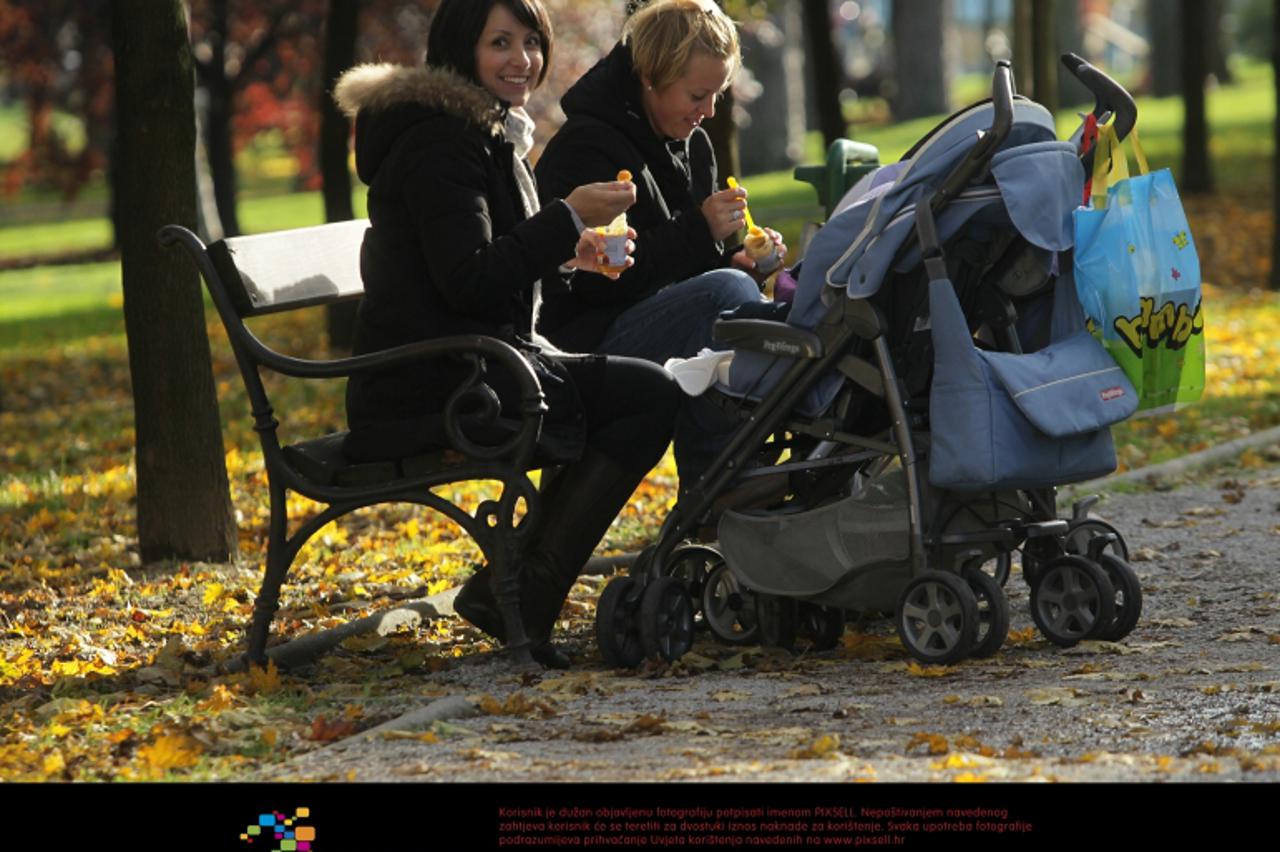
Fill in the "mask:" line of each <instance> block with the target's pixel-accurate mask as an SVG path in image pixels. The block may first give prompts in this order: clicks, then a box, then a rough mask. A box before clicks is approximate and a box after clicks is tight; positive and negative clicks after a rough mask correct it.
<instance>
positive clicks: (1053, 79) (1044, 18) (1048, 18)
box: [1031, 0, 1058, 112]
mask: <svg viewBox="0 0 1280 852" xmlns="http://www.w3.org/2000/svg"><path fill="white" fill-rule="evenodd" d="M1053 24H1054V20H1053V0H1031V69H1032V70H1031V79H1032V82H1031V91H1032V97H1033V98H1035V100H1036V101H1037V102H1038V103H1040V104H1041V105H1042V106H1043V107H1044V108H1045V109H1047V110H1049V112H1057V111H1058V46H1057V44H1056V43H1055V41H1054V37H1053V30H1054V26H1053Z"/></svg>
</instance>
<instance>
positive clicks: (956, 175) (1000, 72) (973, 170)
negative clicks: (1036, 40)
mask: <svg viewBox="0 0 1280 852" xmlns="http://www.w3.org/2000/svg"><path fill="white" fill-rule="evenodd" d="M991 103H992V109H993V112H994V115H993V116H992V119H991V127H990V128H989V129H988V130H987V131H986V132H984V133H983V134H982V136H981V138H980V139H978V143H977V144H976V145H974V146H973V148H971V149H970V150H969V153H968V155H967V156H965V158H964V160H962V161H961V162H960V164H959V165H958V166H957V167H956V169H955V170H954V171H953V172H951V174H949V175H947V177H946V180H944V181H943V182H942V186H940V187H939V188H938V189H937V190H936V191H935V192H934V193H933V194H932V195H931V196H930V197H929V205H930V207H931V208H932V209H933V212H935V213H937V212H939V211H941V210H942V208H943V207H945V206H946V205H947V202H949V201H950V200H951V199H952V198H953V197H954V196H955V195H956V194H957V193H959V192H960V191H961V190H963V189H964V188H965V187H966V186H968V185H969V181H970V180H972V179H973V176H974V175H976V174H978V173H979V172H980V171H981V170H982V169H984V168H986V167H987V164H988V163H990V162H991V158H992V157H994V156H995V154H996V151H997V150H998V149H999V148H1000V146H1001V145H1003V144H1004V140H1005V139H1006V137H1008V135H1009V131H1010V130H1012V129H1013V66H1012V65H1011V64H1010V63H1009V62H1008V61H1006V60H1003V59H1002V60H1000V61H999V62H997V63H996V70H995V74H993V75H992V77H991ZM908 242H910V240H908Z"/></svg>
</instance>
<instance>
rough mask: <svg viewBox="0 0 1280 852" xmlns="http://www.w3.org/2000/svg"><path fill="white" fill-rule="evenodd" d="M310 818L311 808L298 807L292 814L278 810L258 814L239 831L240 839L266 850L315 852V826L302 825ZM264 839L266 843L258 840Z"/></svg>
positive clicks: (276, 851)
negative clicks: (287, 814)
mask: <svg viewBox="0 0 1280 852" xmlns="http://www.w3.org/2000/svg"><path fill="white" fill-rule="evenodd" d="M303 820H306V821H308V822H310V820H311V808H298V809H297V810H295V811H294V812H293V816H285V815H284V814H282V813H280V812H279V811H271V812H270V813H264V814H258V821H257V822H255V823H253V824H252V825H250V826H248V827H246V828H245V830H244V831H242V832H240V839H241V840H243V841H244V842H246V843H248V844H250V845H252V846H253V847H254V848H255V850H256V849H263V850H268V852H316V845H315V841H316V827H315V826H314V825H303V824H302V821H303ZM262 839H266V841H267V842H266V843H260V842H259V841H260V840H262Z"/></svg>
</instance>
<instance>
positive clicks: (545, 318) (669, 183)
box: [537, 43, 736, 351]
mask: <svg viewBox="0 0 1280 852" xmlns="http://www.w3.org/2000/svg"><path fill="white" fill-rule="evenodd" d="M560 106H561V107H562V108H563V109H564V112H565V115H566V116H567V117H568V118H567V120H566V122H565V124H564V126H563V127H561V128H560V131H559V132H558V133H557V134H556V135H555V136H554V137H553V138H552V139H551V141H550V142H549V143H548V144H547V148H546V150H545V151H544V152H543V154H542V157H541V159H539V161H538V166H537V174H538V187H539V192H540V193H541V195H542V197H543V198H544V199H551V198H563V197H564V196H565V195H567V194H568V193H569V192H570V191H572V190H573V188H574V187H577V186H580V185H582V184H584V183H593V182H595V181H611V180H614V179H616V177H617V174H618V172H619V171H620V170H622V169H626V170H627V171H629V172H631V174H632V176H633V180H634V181H635V184H636V194H637V198H636V203H635V206H633V207H632V208H631V209H630V210H628V211H627V222H628V224H630V225H631V227H633V228H635V229H636V232H637V234H638V235H639V236H638V238H637V240H636V250H635V254H634V255H633V257H634V259H635V266H633V267H632V268H631V269H629V270H627V271H626V272H624V273H623V274H622V277H621V278H620V279H618V280H617V281H611V280H609V279H608V278H605V277H604V276H601V275H586V274H582V275H578V276H576V277H575V279H574V283H573V295H574V298H573V299H572V300H563V301H560V300H558V301H557V302H556V303H555V304H552V303H550V302H548V304H547V305H546V306H545V307H544V309H543V311H542V320H541V326H540V330H541V331H542V332H543V333H544V334H546V335H547V337H548V338H550V339H551V340H552V341H553V342H555V343H556V344H557V345H558V346H560V347H562V348H564V349H568V350H571V351H591V350H592V349H594V347H595V346H596V345H597V344H599V342H600V340H601V339H602V338H603V337H604V333H605V331H606V330H607V329H608V327H609V325H610V324H611V323H612V322H613V320H614V318H616V317H617V316H618V314H620V313H622V312H623V311H624V310H626V309H627V308H628V307H630V306H631V305H634V304H636V303H637V302H639V301H641V300H643V299H645V298H647V297H649V296H651V295H653V294H654V293H656V292H658V291H659V290H661V289H662V288H663V287H666V286H667V285H669V284H674V283H675V282H677V281H683V280H684V279H686V278H690V277H692V276H694V275H699V274H701V273H703V272H707V271H709V270H712V269H719V268H721V267H724V266H727V265H728V264H729V257H730V256H731V255H732V252H733V250H736V247H735V249H731V250H726V249H725V246H724V245H723V244H722V243H719V242H717V241H715V240H714V239H712V237H711V230H710V228H709V227H708V226H707V221H706V219H705V218H704V217H703V215H702V210H701V207H702V202H703V201H704V200H705V199H706V197H707V196H708V195H710V194H711V193H713V192H715V191H716V190H717V186H716V160H715V154H714V153H712V150H711V140H710V139H709V138H708V137H707V134H706V131H704V130H703V129H702V128H697V129H696V130H694V132H693V134H692V135H691V136H690V137H689V138H688V139H687V140H669V139H666V138H663V137H660V136H659V135H658V134H657V133H656V132H654V130H653V128H652V127H651V126H650V124H649V120H648V118H646V116H645V114H644V109H643V107H642V106H641V100H640V80H639V78H638V77H637V76H636V74H635V72H634V70H633V68H632V64H631V50H630V48H628V47H627V46H626V45H624V44H621V43H619V44H618V45H617V46H616V47H614V49H613V51H612V52H610V53H609V55H608V56H606V57H605V58H604V59H601V60H600V61H599V62H598V63H596V65H595V67H594V68H592V69H591V70H590V71H588V72H587V73H586V74H584V75H583V76H582V78H581V79H580V80H578V82H577V83H575V84H574V85H573V87H572V88H570V89H569V91H568V92H567V93H566V94H565V96H564V98H562V99H561V101H560Z"/></svg>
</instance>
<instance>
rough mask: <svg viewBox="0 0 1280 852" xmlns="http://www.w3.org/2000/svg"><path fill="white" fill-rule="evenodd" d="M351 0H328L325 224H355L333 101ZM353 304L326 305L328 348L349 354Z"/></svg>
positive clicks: (346, 63) (344, 64)
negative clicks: (352, 220) (346, 222)
mask: <svg viewBox="0 0 1280 852" xmlns="http://www.w3.org/2000/svg"><path fill="white" fill-rule="evenodd" d="M357 11H358V9H357V5H356V0H329V17H328V20H327V22H326V24H325V33H324V82H325V85H324V87H323V88H322V90H321V92H320V175H321V178H322V180H323V182H324V218H325V221H326V222H343V221H346V220H347V219H353V218H355V211H354V210H353V209H352V207H351V169H350V168H349V167H348V165H347V160H348V154H349V152H350V145H349V142H350V137H351V122H350V120H348V119H347V117H346V116H345V115H343V114H342V111H341V110H339V109H338V106H337V104H335V103H334V101H333V96H332V91H333V90H332V86H333V84H334V83H335V82H336V81H337V79H338V75H339V74H341V73H342V72H343V71H346V70H347V69H348V68H350V67H351V66H352V65H354V64H355V58H356V13H357ZM357 305H358V303H357V302H341V303H339V304H337V305H330V306H329V308H328V311H327V318H326V325H327V328H328V332H329V348H330V349H331V350H334V351H335V352H336V351H350V349H351V343H352V340H353V338H354V334H355V324H356V307H357Z"/></svg>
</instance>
